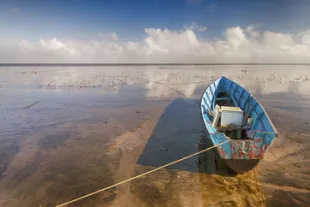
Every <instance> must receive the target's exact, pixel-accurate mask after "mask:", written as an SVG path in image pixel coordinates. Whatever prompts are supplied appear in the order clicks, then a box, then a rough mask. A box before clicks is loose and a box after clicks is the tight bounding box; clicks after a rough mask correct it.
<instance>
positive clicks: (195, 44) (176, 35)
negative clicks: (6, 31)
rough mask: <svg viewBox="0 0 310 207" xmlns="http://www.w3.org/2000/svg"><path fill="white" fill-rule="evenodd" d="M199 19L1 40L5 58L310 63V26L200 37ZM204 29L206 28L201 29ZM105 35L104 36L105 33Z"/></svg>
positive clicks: (11, 60)
mask: <svg viewBox="0 0 310 207" xmlns="http://www.w3.org/2000/svg"><path fill="white" fill-rule="evenodd" d="M200 27H201V26H199V25H198V24H192V25H191V26H189V27H186V28H185V29H183V30H169V29H156V28H146V29H144V33H145V36H146V37H145V38H144V39H143V40H141V41H122V40H120V39H119V37H118V35H117V34H116V33H109V34H102V36H101V37H100V38H98V39H95V40H67V41H64V40H60V39H58V38H52V39H40V40H38V41H37V42H36V43H33V42H29V41H27V40H18V41H11V42H9V41H3V42H0V62H1V63H310V29H309V30H306V31H300V32H297V33H294V34H285V33H278V32H273V31H260V30H259V28H260V27H259V25H250V26H248V27H245V28H242V27H239V26H237V27H230V28H227V29H226V31H225V35H224V36H223V37H222V38H217V39H216V40H207V39H200V38H198V37H197V34H196V32H198V31H199V28H200ZM200 31H201V28H200ZM99 36H100V35H99Z"/></svg>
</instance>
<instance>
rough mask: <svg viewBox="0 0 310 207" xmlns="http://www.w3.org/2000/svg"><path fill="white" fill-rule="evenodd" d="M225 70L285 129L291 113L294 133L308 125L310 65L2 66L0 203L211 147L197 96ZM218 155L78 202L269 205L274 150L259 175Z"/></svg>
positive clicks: (95, 183)
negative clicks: (224, 163) (265, 184)
mask: <svg viewBox="0 0 310 207" xmlns="http://www.w3.org/2000/svg"><path fill="white" fill-rule="evenodd" d="M222 75H224V76H226V77H228V78H231V79H233V80H235V81H236V82H238V83H240V84H241V85H243V86H244V87H245V88H247V89H248V90H249V91H250V92H251V93H253V94H254V95H255V96H256V97H257V98H258V100H259V101H260V102H261V103H262V104H263V105H264V106H265V107H266V109H267V111H268V113H269V112H270V113H271V114H272V116H271V119H272V120H275V121H276V123H277V124H278V123H279V124H278V125H276V126H277V127H278V128H280V131H281V133H282V131H283V134H284V133H287V132H286V131H285V130H282V128H281V127H282V126H285V124H286V123H283V122H281V119H283V117H284V118H291V117H295V118H296V119H298V121H299V122H298V123H299V124H298V126H294V127H292V130H290V131H291V132H295V133H299V131H298V130H299V129H298V130H297V128H298V127H304V128H305V129H307V123H309V121H310V120H309V118H308V117H309V115H310V114H309V112H310V97H309V94H310V93H309V92H310V81H309V78H310V68H309V67H308V66H143V67H142V66H128V67H124V66H123V67H119V66H114V67H113V66H108V67H103V66H100V67H57V66H55V67H39V68H38V67H0V97H1V99H0V114H1V115H0V149H1V152H0V153H1V158H0V179H1V180H0V186H1V188H0V189H1V190H0V198H2V199H0V206H1V205H2V206H39V205H42V206H46V205H48V204H50V205H55V204H56V203H61V202H64V201H67V200H70V199H73V198H75V197H77V196H80V195H83V194H86V193H89V192H92V191H94V190H97V189H99V188H102V187H105V186H107V185H110V184H113V183H115V182H117V181H121V180H123V179H125V178H129V177H132V176H134V175H136V174H138V173H141V172H145V171H146V170H149V169H153V168H154V167H157V166H160V165H163V164H166V163H168V162H170V161H173V160H176V159H178V158H181V157H183V156H186V155H188V154H191V153H194V152H197V151H198V150H200V149H203V148H205V147H206V146H208V143H207V139H206V136H205V134H204V131H203V125H202V124H201V120H200V116H199V99H200V96H201V94H202V93H203V91H204V89H205V88H206V87H207V86H208V84H209V83H211V82H212V81H213V80H215V79H216V78H217V77H219V76H222ZM275 110H276V111H275ZM285 113H288V114H285ZM296 123H297V122H296ZM284 128H285V127H284ZM303 133H304V134H306V135H305V136H308V132H307V131H306V132H305V131H303ZM283 137H286V136H283ZM279 140H280V139H279ZM303 142H304V141H303ZM276 144H277V143H276ZM307 144H308V142H307V143H305V144H303V143H302V145H303V146H304V147H303V148H307V147H308V145H307ZM275 150H276V151H277V150H279V149H278V148H275ZM280 152H282V151H280V150H279V152H278V154H280ZM210 156H212V152H210V153H205V154H203V155H201V156H198V157H195V158H193V159H189V160H187V161H185V162H182V163H179V164H177V165H174V166H171V167H170V168H169V169H167V170H162V171H160V172H158V173H155V174H154V175H149V176H147V177H145V178H143V179H141V180H140V181H134V182H131V183H130V184H126V185H124V186H120V187H118V188H116V189H112V190H110V191H109V192H107V193H102V194H100V195H98V196H94V197H92V198H89V199H86V200H85V201H83V202H79V203H78V204H76V205H79V206H126V205H127V206H192V204H193V203H194V204H195V206H210V205H213V206H225V205H227V206H229V205H230V206H246V205H248V204H249V205H250V206H261V205H266V203H267V204H268V203H270V202H267V201H268V199H269V198H268V193H266V192H265V191H264V189H262V188H261V186H260V184H259V181H260V180H264V179H265V178H267V177H268V176H267V175H266V172H268V173H269V172H270V173H277V172H276V171H275V170H274V171H268V170H266V169H264V166H268V164H270V163H269V161H270V160H269V159H268V158H267V159H266V162H264V163H263V164H262V165H261V168H262V173H260V174H262V175H263V178H259V175H258V174H257V172H256V171H255V172H249V173H248V174H246V175H243V176H234V175H233V174H231V172H229V171H227V170H226V169H224V171H221V172H218V171H216V170H215V166H214V164H213V163H212V162H211V161H208V157H210ZM304 156H305V157H307V156H308V154H305V155H304ZM270 162H271V161H270ZM283 166H285V165H283ZM309 169H310V168H309V167H307V165H306V167H305V168H302V170H300V171H302V173H301V172H300V171H298V173H297V171H296V178H295V179H296V180H298V178H299V177H300V178H303V179H306V180H309V177H307V176H305V174H304V173H305V172H307V171H309ZM293 174H294V173H293ZM294 175H295V174H294ZM284 179H285V178H284ZM298 182H299V181H298ZM307 182H308V181H307ZM307 182H306V183H307ZM277 184H278V183H277ZM226 185H227V186H226ZM225 186H226V187H225ZM293 186H294V185H293ZM269 187H270V186H269ZM295 187H296V188H297V187H302V186H300V185H299V184H298V185H296V186H295ZM143 189H146V190H145V191H143ZM268 192H269V191H268ZM285 192H287V191H285ZM278 193H279V192H278ZM307 193H308V191H306V194H307ZM280 195H283V194H281V193H280ZM181 197H182V198H181ZM292 197H293V196H292ZM295 200H296V198H295ZM297 200H298V199H297ZM272 204H274V203H272Z"/></svg>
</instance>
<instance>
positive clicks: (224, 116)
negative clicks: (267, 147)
mask: <svg viewBox="0 0 310 207" xmlns="http://www.w3.org/2000/svg"><path fill="white" fill-rule="evenodd" d="M201 106H202V113H203V114H205V115H203V118H204V120H206V122H205V123H206V126H207V129H208V131H209V132H210V133H213V132H214V133H217V132H222V133H224V134H225V135H226V136H227V137H230V138H231V139H233V140H251V139H255V137H261V136H262V133H263V134H266V133H273V135H276V131H275V129H274V127H273V125H272V124H271V122H270V120H269V118H268V115H267V114H266V113H265V111H264V109H263V108H262V107H261V105H260V104H259V103H258V102H257V100H256V99H255V98H254V97H252V94H250V93H249V92H248V91H246V90H245V89H244V88H243V87H241V86H239V85H238V84H236V83H234V82H233V81H231V80H229V79H227V78H225V77H220V78H219V79H217V80H216V81H215V82H213V84H211V85H210V86H209V87H208V88H207V89H206V92H205V93H204V95H203V96H202V100H201ZM257 132H259V133H260V135H259V136H256V134H257ZM273 138H274V136H271V137H270V140H267V141H268V142H269V141H270V142H271V141H272V139H273Z"/></svg>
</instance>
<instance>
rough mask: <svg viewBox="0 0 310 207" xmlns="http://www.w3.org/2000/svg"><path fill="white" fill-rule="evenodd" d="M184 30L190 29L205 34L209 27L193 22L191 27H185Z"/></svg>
mask: <svg viewBox="0 0 310 207" xmlns="http://www.w3.org/2000/svg"><path fill="white" fill-rule="evenodd" d="M184 28H185V29H190V30H193V31H198V32H205V31H207V29H208V27H206V26H202V25H199V24H197V23H196V22H192V24H191V25H184Z"/></svg>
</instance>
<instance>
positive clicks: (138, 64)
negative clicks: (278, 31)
mask: <svg viewBox="0 0 310 207" xmlns="http://www.w3.org/2000/svg"><path fill="white" fill-rule="evenodd" d="M165 65H167V66H169V65H170V66H174V65H175V66H182V65H188V66H190V65H194V66H195V65H306V66H309V65H310V63H0V67H5V66H165Z"/></svg>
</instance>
